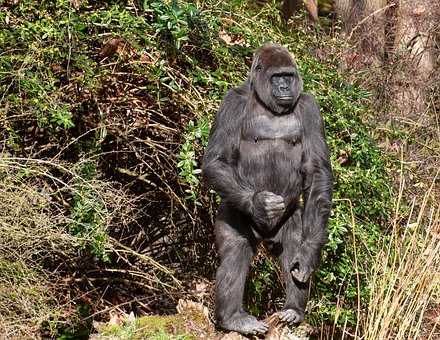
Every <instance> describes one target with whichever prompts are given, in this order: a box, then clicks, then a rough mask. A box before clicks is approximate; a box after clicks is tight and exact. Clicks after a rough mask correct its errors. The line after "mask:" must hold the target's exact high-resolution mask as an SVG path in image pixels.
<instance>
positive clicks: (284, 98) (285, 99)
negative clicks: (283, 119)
mask: <svg viewBox="0 0 440 340" xmlns="http://www.w3.org/2000/svg"><path fill="white" fill-rule="evenodd" d="M277 100H279V101H282V102H287V101H292V100H293V96H278V97H277Z"/></svg>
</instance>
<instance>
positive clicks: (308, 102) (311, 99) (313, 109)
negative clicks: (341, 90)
mask: <svg viewBox="0 0 440 340" xmlns="http://www.w3.org/2000/svg"><path fill="white" fill-rule="evenodd" d="M299 103H300V105H301V108H302V110H301V111H302V112H304V113H305V114H306V115H308V116H310V115H319V116H320V114H319V105H318V102H317V101H316V98H315V96H314V95H313V94H311V93H307V92H303V93H301V96H300V98H299Z"/></svg>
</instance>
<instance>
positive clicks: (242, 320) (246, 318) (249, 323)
mask: <svg viewBox="0 0 440 340" xmlns="http://www.w3.org/2000/svg"><path fill="white" fill-rule="evenodd" d="M221 326H222V328H224V329H226V330H229V331H234V332H238V333H241V334H265V333H266V332H267V330H268V329H269V326H268V325H267V324H266V323H265V322H263V321H258V320H257V319H256V318H255V317H253V316H252V315H242V316H239V317H236V318H234V319H232V320H229V321H228V322H226V323H224V324H222V325H221Z"/></svg>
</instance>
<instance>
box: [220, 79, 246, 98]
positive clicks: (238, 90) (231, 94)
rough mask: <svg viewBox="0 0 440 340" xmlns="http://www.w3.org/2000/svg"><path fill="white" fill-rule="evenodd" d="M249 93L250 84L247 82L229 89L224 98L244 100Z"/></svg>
mask: <svg viewBox="0 0 440 340" xmlns="http://www.w3.org/2000/svg"><path fill="white" fill-rule="evenodd" d="M249 92H250V84H249V83H248V82H244V83H243V84H241V85H240V86H237V87H234V88H233V89H230V90H229V91H228V93H227V94H226V96H225V99H226V98H230V99H232V98H241V99H246V98H247V97H248V95H249Z"/></svg>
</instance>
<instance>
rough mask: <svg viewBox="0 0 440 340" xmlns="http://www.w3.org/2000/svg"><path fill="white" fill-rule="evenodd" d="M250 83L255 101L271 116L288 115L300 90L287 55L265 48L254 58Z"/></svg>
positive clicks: (278, 49)
mask: <svg viewBox="0 0 440 340" xmlns="http://www.w3.org/2000/svg"><path fill="white" fill-rule="evenodd" d="M251 83H252V87H253V89H254V91H256V94H257V97H258V98H259V99H260V100H261V101H262V102H263V103H264V104H265V105H266V106H267V107H268V108H269V109H270V110H271V111H272V112H273V113H274V114H283V113H286V112H289V111H290V110H291V109H292V108H293V107H294V106H295V104H296V101H297V100H298V98H299V96H300V94H301V92H302V90H303V86H302V79H301V76H300V75H299V73H298V70H297V67H296V65H295V62H294V61H293V59H292V57H291V56H290V53H289V51H287V49H285V48H284V47H282V46H279V45H272V44H270V45H265V46H263V47H262V48H261V49H260V50H259V51H258V52H257V53H256V55H255V57H254V61H253V63H252V69H251Z"/></svg>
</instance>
